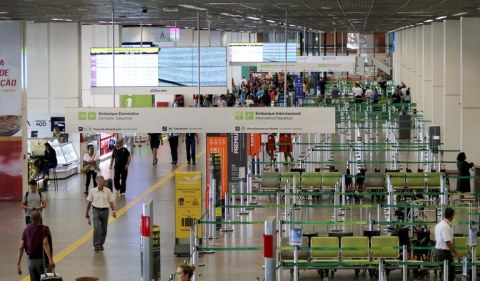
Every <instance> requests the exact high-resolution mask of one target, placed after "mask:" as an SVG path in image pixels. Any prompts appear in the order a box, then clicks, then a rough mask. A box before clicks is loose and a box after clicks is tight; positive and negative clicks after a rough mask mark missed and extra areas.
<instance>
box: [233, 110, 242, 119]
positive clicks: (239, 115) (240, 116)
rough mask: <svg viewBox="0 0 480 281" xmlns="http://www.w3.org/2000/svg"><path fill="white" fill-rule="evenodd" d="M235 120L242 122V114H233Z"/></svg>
mask: <svg viewBox="0 0 480 281" xmlns="http://www.w3.org/2000/svg"><path fill="white" fill-rule="evenodd" d="M235 120H243V112H235Z"/></svg>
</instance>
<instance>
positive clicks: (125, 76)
mask: <svg viewBox="0 0 480 281" xmlns="http://www.w3.org/2000/svg"><path fill="white" fill-rule="evenodd" d="M112 53H113V49H112V48H91V49H90V73H91V86H92V87H112V86H114V85H115V86H116V87H122V86H153V87H155V86H157V85H158V48H115V55H112ZM114 75H115V81H114V80H113V77H114ZM114 82H115V83H114Z"/></svg>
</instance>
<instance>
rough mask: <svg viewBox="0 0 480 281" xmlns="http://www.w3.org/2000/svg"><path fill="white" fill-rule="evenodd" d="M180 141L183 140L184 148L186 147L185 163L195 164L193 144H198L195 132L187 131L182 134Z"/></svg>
mask: <svg viewBox="0 0 480 281" xmlns="http://www.w3.org/2000/svg"><path fill="white" fill-rule="evenodd" d="M182 142H185V148H186V149H187V164H190V160H192V165H195V144H199V143H200V142H199V140H198V134H197V133H187V134H183V135H182Z"/></svg>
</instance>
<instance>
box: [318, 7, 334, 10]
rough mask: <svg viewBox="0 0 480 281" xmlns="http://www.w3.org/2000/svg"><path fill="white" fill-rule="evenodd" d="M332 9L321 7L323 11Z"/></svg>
mask: <svg viewBox="0 0 480 281" xmlns="http://www.w3.org/2000/svg"><path fill="white" fill-rule="evenodd" d="M331 8H332V7H327V6H324V7H320V9H322V10H330V9H331Z"/></svg>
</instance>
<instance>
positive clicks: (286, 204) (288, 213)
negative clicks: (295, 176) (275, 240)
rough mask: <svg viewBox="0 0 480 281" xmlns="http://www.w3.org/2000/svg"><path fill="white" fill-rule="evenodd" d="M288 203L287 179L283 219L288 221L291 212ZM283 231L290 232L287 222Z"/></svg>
mask: <svg viewBox="0 0 480 281" xmlns="http://www.w3.org/2000/svg"><path fill="white" fill-rule="evenodd" d="M289 205H290V182H289V181H288V180H287V184H286V185H285V208H284V212H285V216H284V218H285V221H290V216H291V213H290V210H289V209H288V207H289ZM285 232H286V233H290V224H287V225H286V226H285Z"/></svg>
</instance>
